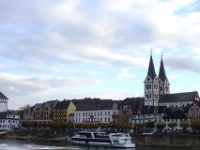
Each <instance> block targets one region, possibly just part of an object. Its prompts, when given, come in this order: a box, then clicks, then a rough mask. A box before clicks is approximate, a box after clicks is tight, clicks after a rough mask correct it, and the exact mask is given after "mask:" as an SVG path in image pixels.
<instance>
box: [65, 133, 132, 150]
mask: <svg viewBox="0 0 200 150" xmlns="http://www.w3.org/2000/svg"><path fill="white" fill-rule="evenodd" d="M68 141H70V142H71V143H74V144H82V145H94V146H109V147H121V148H133V147H135V143H133V142H132V139H131V137H130V135H129V134H128V133H108V134H107V133H106V132H92V131H80V132H79V133H77V134H76V135H74V136H72V137H71V138H69V139H68Z"/></svg>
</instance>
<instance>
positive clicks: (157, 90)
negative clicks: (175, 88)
mask: <svg viewBox="0 0 200 150" xmlns="http://www.w3.org/2000/svg"><path fill="white" fill-rule="evenodd" d="M194 100H196V101H199V95H198V92H197V91H194V92H184V93H173V94H170V83H169V80H168V78H167V75H166V72H165V67H164V62H163V58H162V56H161V60H160V68H159V75H158V76H157V75H156V72H155V68H154V63H153V58H152V54H151V56H150V60H149V67H148V72H147V76H146V78H145V80H144V105H146V106H167V107H182V106H186V105H187V104H192V102H193V101H194Z"/></svg>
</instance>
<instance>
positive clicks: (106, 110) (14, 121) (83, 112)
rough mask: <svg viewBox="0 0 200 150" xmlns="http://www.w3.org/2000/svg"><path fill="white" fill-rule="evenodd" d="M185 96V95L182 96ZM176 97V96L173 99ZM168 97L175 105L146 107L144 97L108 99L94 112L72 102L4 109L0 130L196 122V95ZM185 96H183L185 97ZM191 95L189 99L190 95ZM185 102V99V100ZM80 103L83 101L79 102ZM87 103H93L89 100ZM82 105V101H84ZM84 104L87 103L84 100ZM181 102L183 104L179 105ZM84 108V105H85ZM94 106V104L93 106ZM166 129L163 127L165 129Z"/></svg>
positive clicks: (198, 116)
mask: <svg viewBox="0 0 200 150" xmlns="http://www.w3.org/2000/svg"><path fill="white" fill-rule="evenodd" d="M184 94H185V93H184ZM175 95H176V96H175ZM175 95H173V96H172V97H173V98H174V97H176V99H179V103H177V105H175V104H174V103H175V101H176V99H174V102H173V99H171V103H172V104H173V105H170V106H169V107H168V106H148V105H144V101H145V100H144V98H126V99H125V100H122V101H112V100H109V105H107V106H104V107H97V105H96V106H95V107H97V109H94V108H92V105H90V107H91V109H90V108H87V109H85V108H83V107H80V106H79V107H78V108H77V107H76V105H75V104H74V103H80V102H73V100H65V99H64V100H62V101H59V100H51V101H47V102H44V103H40V104H35V105H34V106H26V107H25V108H22V109H21V110H18V111H16V110H13V111H11V110H8V111H3V112H0V130H8V129H11V128H18V127H19V126H20V124H21V123H22V122H26V121H29V122H37V123H41V124H43V123H46V124H47V123H50V122H57V123H68V122H73V123H75V124H79V123H81V124H82V123H96V122H99V123H113V122H119V123H131V124H132V126H133V127H134V126H136V125H139V126H140V127H144V125H145V123H146V122H148V121H153V122H155V123H156V122H165V123H166V124H168V123H169V122H176V123H177V124H178V126H177V129H180V128H181V127H180V126H179V124H180V123H181V121H183V120H190V121H194V120H199V119H200V101H198V100H197V97H198V92H188V93H187V95H188V96H184V97H182V98H183V99H181V97H178V96H182V95H183V94H181V93H176V94H175ZM185 95H186V94H185ZM192 95H193V96H192ZM187 97H188V98H189V99H188V98H187ZM79 101H84V100H79ZM89 101H91V102H92V101H95V100H93V99H90V100H89ZM105 101H106V100H99V103H98V105H102V103H105ZM85 102H86V101H85ZM87 102H88V101H87ZM180 103H184V104H185V105H179V104H180ZM85 105H88V104H85ZM93 105H94V104H93ZM166 128H167V127H166Z"/></svg>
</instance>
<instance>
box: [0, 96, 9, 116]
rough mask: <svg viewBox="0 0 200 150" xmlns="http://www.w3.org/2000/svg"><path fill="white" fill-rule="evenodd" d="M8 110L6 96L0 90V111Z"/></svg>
mask: <svg viewBox="0 0 200 150" xmlns="http://www.w3.org/2000/svg"><path fill="white" fill-rule="evenodd" d="M7 110H8V98H7V97H6V96H5V95H4V94H3V93H2V92H0V112H4V111H7Z"/></svg>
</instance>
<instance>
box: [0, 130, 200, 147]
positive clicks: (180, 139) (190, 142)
mask: <svg viewBox="0 0 200 150" xmlns="http://www.w3.org/2000/svg"><path fill="white" fill-rule="evenodd" d="M70 136H71V135H69V133H65V134H63V133H59V134H58V133H56V134H55V133H54V132H52V133H51V134H49V133H41V132H33V133H32V132H18V133H15V132H10V133H7V134H6V135H5V136H3V137H1V138H4V139H19V140H33V141H44V142H45V141H47V142H66V141H67V139H68V137H70ZM131 137H132V139H133V141H134V142H135V144H136V146H164V147H166V146H167V147H190V148H199V149H200V134H152V135H143V134H131Z"/></svg>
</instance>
